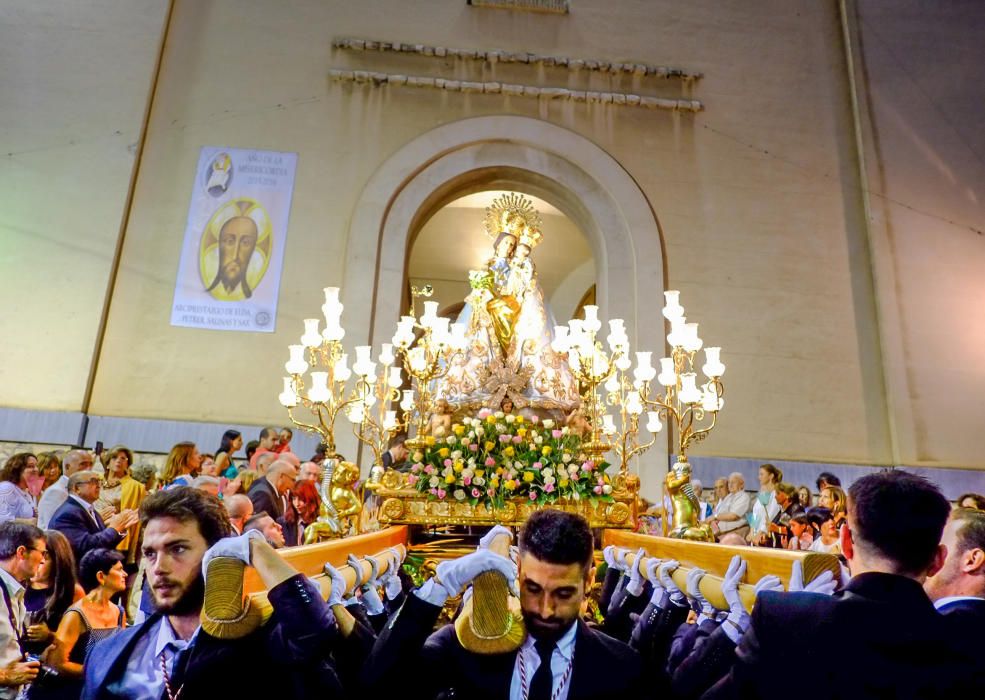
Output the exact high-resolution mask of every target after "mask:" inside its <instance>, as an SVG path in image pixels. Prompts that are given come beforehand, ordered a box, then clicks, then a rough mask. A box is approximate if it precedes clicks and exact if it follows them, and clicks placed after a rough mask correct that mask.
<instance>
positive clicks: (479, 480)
mask: <svg viewBox="0 0 985 700" xmlns="http://www.w3.org/2000/svg"><path fill="white" fill-rule="evenodd" d="M472 483H473V484H475V485H476V486H485V485H486V480H485V479H483V478H482V477H481V476H477V477H475V478H474V479H472Z"/></svg>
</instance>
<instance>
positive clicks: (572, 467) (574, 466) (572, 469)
mask: <svg viewBox="0 0 985 700" xmlns="http://www.w3.org/2000/svg"><path fill="white" fill-rule="evenodd" d="M568 472H569V473H571V474H577V473H578V465H577V464H569V465H568Z"/></svg>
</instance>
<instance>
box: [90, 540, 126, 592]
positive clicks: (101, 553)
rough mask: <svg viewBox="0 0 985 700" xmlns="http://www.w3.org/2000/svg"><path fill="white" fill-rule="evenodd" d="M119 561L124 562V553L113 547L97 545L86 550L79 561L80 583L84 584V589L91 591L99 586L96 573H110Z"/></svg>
mask: <svg viewBox="0 0 985 700" xmlns="http://www.w3.org/2000/svg"><path fill="white" fill-rule="evenodd" d="M117 562H120V563H122V562H123V555H122V554H120V553H119V552H117V551H115V550H112V549H106V548H104V547H97V548H96V549H90V550H89V551H88V552H86V553H85V555H83V557H82V561H80V562H79V583H81V584H82V589H83V590H84V591H85V592H86V593H89V592H90V591H91V590H92V589H94V588H96V587H97V586H99V578H98V577H97V576H96V574H100V573H101V574H107V573H109V570H110V569H112V568H113V567H114V566H116V563H117Z"/></svg>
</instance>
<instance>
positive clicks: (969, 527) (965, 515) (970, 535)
mask: <svg viewBox="0 0 985 700" xmlns="http://www.w3.org/2000/svg"><path fill="white" fill-rule="evenodd" d="M951 519H952V520H954V521H956V523H957V525H958V529H957V533H956V534H957V536H958V537H957V539H958V544H957V549H958V553H959V554H960V553H961V552H967V551H968V550H969V549H981V550H982V551H985V511H981V510H975V509H974V508H958V509H956V510H954V511H951Z"/></svg>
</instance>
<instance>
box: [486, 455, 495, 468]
mask: <svg viewBox="0 0 985 700" xmlns="http://www.w3.org/2000/svg"><path fill="white" fill-rule="evenodd" d="M485 464H486V466H487V467H495V466H496V460H495V459H493V458H492V457H486V462H485Z"/></svg>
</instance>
